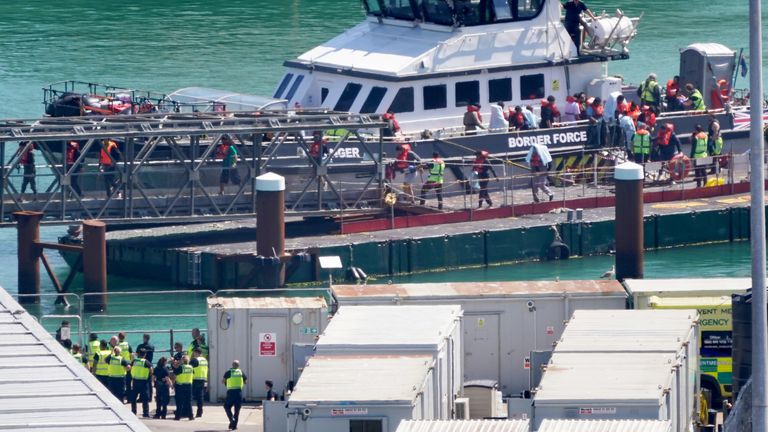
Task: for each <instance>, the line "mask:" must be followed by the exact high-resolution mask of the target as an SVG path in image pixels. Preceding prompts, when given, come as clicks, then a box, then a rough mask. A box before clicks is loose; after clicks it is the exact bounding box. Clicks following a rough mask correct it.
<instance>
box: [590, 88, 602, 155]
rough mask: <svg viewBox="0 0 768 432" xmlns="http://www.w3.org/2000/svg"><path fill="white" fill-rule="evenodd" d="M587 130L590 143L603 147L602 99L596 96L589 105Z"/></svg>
mask: <svg viewBox="0 0 768 432" xmlns="http://www.w3.org/2000/svg"><path fill="white" fill-rule="evenodd" d="M589 108H590V109H589V124H590V127H589V130H588V132H587V134H588V135H589V138H588V139H587V140H588V141H590V142H591V143H593V144H592V145H596V146H597V147H603V146H604V145H605V143H604V142H603V141H604V138H605V135H606V134H604V133H603V132H604V131H603V129H605V124H606V123H605V107H604V106H603V100H602V99H600V98H599V97H596V98H594V99H593V100H592V104H591V105H590V107H589Z"/></svg>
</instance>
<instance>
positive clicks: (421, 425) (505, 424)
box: [396, 420, 529, 432]
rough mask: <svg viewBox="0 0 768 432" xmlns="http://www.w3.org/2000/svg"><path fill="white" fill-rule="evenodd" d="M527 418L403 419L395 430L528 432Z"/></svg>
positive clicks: (405, 431) (417, 431)
mask: <svg viewBox="0 0 768 432" xmlns="http://www.w3.org/2000/svg"><path fill="white" fill-rule="evenodd" d="M528 427H529V421H528V420H403V421H401V422H400V425H399V426H398V427H397V431H396V432H528Z"/></svg>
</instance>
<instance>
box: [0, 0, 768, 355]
mask: <svg viewBox="0 0 768 432" xmlns="http://www.w3.org/2000/svg"><path fill="white" fill-rule="evenodd" d="M586 4H587V5H588V6H589V7H590V8H591V9H592V10H593V11H594V12H595V13H600V12H602V11H603V10H605V11H606V12H607V13H609V14H612V13H614V12H615V11H616V9H617V8H620V9H621V10H622V11H623V12H624V13H625V14H626V15H628V16H638V15H640V14H641V13H642V14H643V15H644V16H643V19H642V21H641V23H640V29H639V35H638V37H637V39H636V40H635V41H634V42H633V43H632V45H631V46H630V49H631V58H630V59H629V60H626V61H620V62H612V63H611V64H610V65H609V73H611V74H620V75H622V76H624V77H625V79H626V81H627V82H634V83H638V82H640V81H642V80H643V79H645V77H646V76H647V75H648V73H649V72H656V73H657V74H658V76H659V80H660V81H661V82H662V84H663V83H664V82H665V81H666V80H667V79H668V78H670V77H671V76H673V75H675V74H676V73H677V69H678V58H679V50H680V49H681V48H683V47H685V46H687V45H689V44H691V43H695V42H719V43H722V44H724V45H726V46H729V47H730V48H732V49H734V50H736V51H738V50H739V49H740V48H748V45H747V43H748V32H747V26H748V2H746V1H736V2H734V1H725V0H691V1H668V0H625V1H607V0H600V1H587V2H586ZM763 4H764V6H763V9H764V10H766V11H767V13H768V0H765V1H764V3H763ZM362 18H363V9H362V7H361V3H360V2H359V1H358V0H280V1H266V0H261V1H253V0H228V1H226V2H218V1H207V0H183V1H182V0H164V1H161V2H157V1H149V0H136V1H131V2H91V1H87V0H67V1H51V0H39V1H35V2H28V1H24V0H3V1H2V2H0V52H2V56H0V118H35V117H39V116H40V115H41V114H42V113H43V109H44V107H43V105H42V91H41V87H44V86H46V85H47V84H50V83H53V82H56V81H62V80H69V79H74V80H81V81H89V82H97V83H105V84H112V85H119V86H127V87H133V88H137V89H147V90H155V91H161V92H170V91H173V90H175V89H179V88H182V87H187V86H204V87H213V88H221V89H227V90H232V91H240V92H246V93H255V94H261V95H268V96H269V95H271V94H272V92H273V90H274V87H275V85H276V83H277V81H278V80H279V78H280V76H281V74H282V62H283V61H284V60H287V59H291V58H294V57H295V56H297V55H298V54H300V53H302V52H304V51H306V50H307V49H309V48H311V47H313V46H315V45H317V44H319V43H321V42H323V41H325V40H328V39H330V38H331V37H333V36H334V35H337V34H339V33H340V32H343V31H344V30H345V29H347V28H349V27H351V26H353V25H355V24H356V23H357V22H359V21H360V20H361V19H362ZM764 21H765V17H764ZM382 43H383V44H385V43H386V41H382ZM766 48H767V49H768V46H767V47H766ZM747 82H748V78H741V77H739V82H737V84H736V87H746V85H747ZM489 223H492V222H489ZM63 233H64V228H61V227H59V228H55V227H46V228H43V232H42V237H43V239H44V240H45V241H56V237H57V236H59V235H62V234H63ZM48 256H49V258H50V259H51V261H52V263H53V266H54V268H55V269H56V272H57V273H58V274H59V278H61V279H63V278H65V277H66V274H67V272H68V268H67V266H66V264H65V263H64V262H63V260H61V259H60V258H59V257H58V256H57V254H56V253H54V252H48ZM611 263H612V258H611V257H595V258H585V259H577V260H570V261H563V262H557V263H536V264H530V263H528V264H520V265H514V266H500V267H491V268H488V269H479V270H478V269H474V270H462V271H452V272H440V273H434V274H433V273H429V274H425V275H418V276H409V277H405V278H395V280H397V281H408V282H419V281H448V280H511V279H514V280H521V279H522V280H524V279H554V278H556V277H559V278H561V279H579V278H595V277H597V276H599V275H600V274H602V272H603V271H605V270H607V269H608V268H609V267H610V264H611ZM645 273H646V276H647V277H684V276H692V275H695V276H700V277H707V276H737V275H738V276H745V275H748V274H749V246H748V245H747V244H745V243H736V244H729V245H716V246H705V247H696V248H683V249H672V250H666V251H660V252H652V253H649V254H648V255H647V257H646V271H645ZM385 279H386V278H383V279H380V281H385ZM0 285H1V286H3V287H5V288H6V289H8V290H9V291H10V292H12V293H14V292H16V289H17V287H16V232H15V230H13V229H11V228H5V229H0ZM73 286H74V287H76V288H75V291H77V287H79V286H81V284H80V283H79V280H78V281H76V282H75V284H73ZM164 288H168V287H164V286H162V285H161V284H157V283H152V282H148V281H143V280H127V279H122V278H110V290H114V291H126V290H133V291H138V290H154V289H164ZM43 289H44V290H45V291H46V292H52V291H53V287H52V284H51V283H50V282H49V281H48V280H47V278H46V277H45V276H43ZM202 298H203V296H202V295H198V296H195V295H190V294H185V295H181V296H179V295H177V294H164V295H155V296H145V297H132V298H129V297H121V298H120V300H118V299H117V298H113V299H110V311H109V312H110V314H121V315H129V316H130V315H152V314H163V313H164V314H173V313H180V314H204V313H205V304H204V301H203V300H202ZM42 311H44V312H45V313H59V314H60V313H66V312H67V311H66V310H64V309H62V308H53V306H51V305H50V304H48V303H45V304H44V306H43V307H42ZM54 321H56V320H47V321H45V322H44V324H45V325H46V326H47V327H49V328H55V327H56V323H55V322H54ZM104 321H108V322H104ZM89 325H90V326H91V327H94V328H100V329H103V330H114V329H116V328H129V327H130V328H133V329H154V328H163V327H164V328H168V327H175V328H179V329H181V328H184V329H186V328H191V327H192V326H201V327H202V326H205V320H204V319H202V318H199V317H195V318H153V317H147V316H144V317H141V316H139V317H126V318H121V319H117V318H111V319H109V320H107V319H105V318H99V317H98V316H97V317H91V318H89ZM188 339H189V337H188V336H187V335H185V336H184V337H182V340H184V341H187V340H188ZM137 340H138V339H137V338H136V337H135V336H132V341H133V342H134V345H135V344H136V343H137ZM158 344H159V345H160V343H158ZM163 344H165V342H163Z"/></svg>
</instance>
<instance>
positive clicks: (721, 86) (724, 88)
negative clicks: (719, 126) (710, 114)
mask: <svg viewBox="0 0 768 432" xmlns="http://www.w3.org/2000/svg"><path fill="white" fill-rule="evenodd" d="M730 97H731V89H730V86H729V85H728V82H727V81H726V80H724V79H721V80H719V81H717V88H713V89H712V94H711V97H710V99H711V100H712V108H713V109H722V108H724V107H725V104H726V103H728V100H729V99H730Z"/></svg>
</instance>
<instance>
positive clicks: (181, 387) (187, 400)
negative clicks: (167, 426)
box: [173, 356, 195, 420]
mask: <svg viewBox="0 0 768 432" xmlns="http://www.w3.org/2000/svg"><path fill="white" fill-rule="evenodd" d="M173 373H174V375H175V377H176V384H175V388H176V416H175V417H174V420H181V418H182V417H187V418H189V419H190V420H194V419H195V416H193V415H192V379H193V376H194V369H193V368H192V366H190V365H189V357H187V356H183V357H182V358H181V363H179V364H177V366H176V367H175V368H174V369H173Z"/></svg>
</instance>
